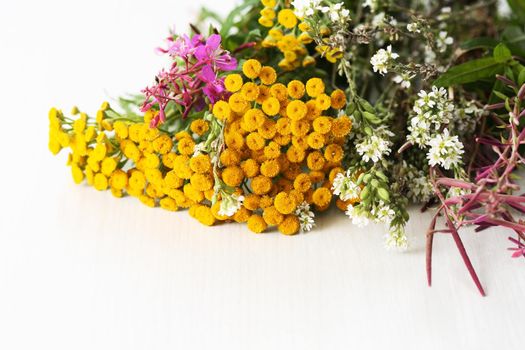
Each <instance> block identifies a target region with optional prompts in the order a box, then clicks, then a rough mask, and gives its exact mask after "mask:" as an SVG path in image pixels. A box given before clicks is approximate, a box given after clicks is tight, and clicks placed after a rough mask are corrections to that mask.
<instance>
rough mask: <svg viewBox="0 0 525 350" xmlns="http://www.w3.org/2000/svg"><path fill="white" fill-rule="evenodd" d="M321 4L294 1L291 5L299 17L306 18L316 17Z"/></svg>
mask: <svg viewBox="0 0 525 350" xmlns="http://www.w3.org/2000/svg"><path fill="white" fill-rule="evenodd" d="M320 2H321V0H293V1H292V3H291V5H292V6H293V8H294V13H295V15H296V16H297V17H299V18H305V17H311V16H313V15H314V13H315V11H316V10H317V7H318V6H319V3H320Z"/></svg>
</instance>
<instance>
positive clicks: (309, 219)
mask: <svg viewBox="0 0 525 350" xmlns="http://www.w3.org/2000/svg"><path fill="white" fill-rule="evenodd" d="M295 215H296V216H297V217H298V218H299V224H300V225H301V231H303V232H308V231H310V230H311V229H312V228H313V227H314V226H315V221H314V217H315V215H314V213H313V212H312V211H311V210H310V205H309V204H308V203H306V202H303V203H301V204H300V205H299V206H298V207H297V209H295Z"/></svg>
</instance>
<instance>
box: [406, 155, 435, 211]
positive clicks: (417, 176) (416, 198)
mask: <svg viewBox="0 0 525 350" xmlns="http://www.w3.org/2000/svg"><path fill="white" fill-rule="evenodd" d="M405 168H406V169H407V174H406V176H405V181H406V183H407V188H408V193H407V196H408V198H409V199H410V200H411V201H413V202H415V203H425V202H428V201H429V200H430V197H431V196H432V194H433V189H432V184H431V183H430V180H429V178H428V175H427V174H426V173H425V172H424V171H423V170H421V169H418V168H416V167H415V166H413V165H406V163H405Z"/></svg>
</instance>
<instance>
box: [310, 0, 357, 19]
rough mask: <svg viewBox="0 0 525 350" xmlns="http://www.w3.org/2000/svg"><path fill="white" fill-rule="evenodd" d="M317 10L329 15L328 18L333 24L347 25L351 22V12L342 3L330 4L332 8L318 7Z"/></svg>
mask: <svg viewBox="0 0 525 350" xmlns="http://www.w3.org/2000/svg"><path fill="white" fill-rule="evenodd" d="M317 9H318V10H319V11H321V12H322V13H325V14H328V18H330V21H332V22H333V23H345V22H346V21H348V20H350V11H349V10H348V9H346V8H345V7H344V4H343V3H342V2H339V3H336V4H330V6H318V7H317Z"/></svg>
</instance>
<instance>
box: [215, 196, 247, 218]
mask: <svg viewBox="0 0 525 350" xmlns="http://www.w3.org/2000/svg"><path fill="white" fill-rule="evenodd" d="M243 201H244V197H243V196H239V195H237V194H235V193H234V194H226V193H224V192H223V193H222V199H221V204H220V206H219V215H222V216H233V214H235V213H236V212H237V210H239V209H240V208H241V206H242V202H243Z"/></svg>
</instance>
